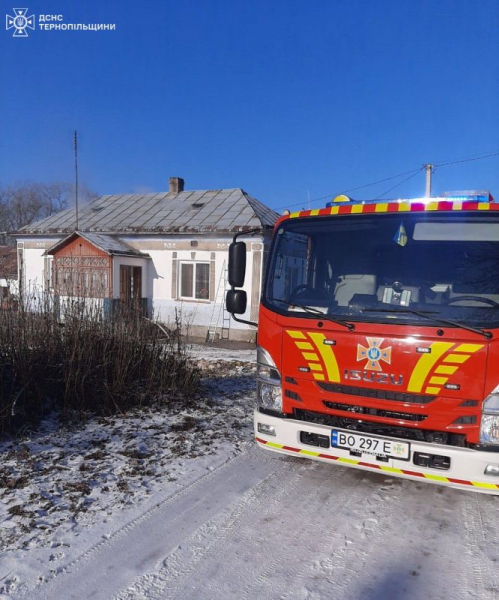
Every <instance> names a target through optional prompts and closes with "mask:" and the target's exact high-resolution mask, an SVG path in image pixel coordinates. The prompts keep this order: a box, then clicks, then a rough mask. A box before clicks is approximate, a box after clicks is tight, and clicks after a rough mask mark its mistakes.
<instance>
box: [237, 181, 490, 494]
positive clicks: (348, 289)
mask: <svg viewBox="0 0 499 600" xmlns="http://www.w3.org/2000/svg"><path fill="white" fill-rule="evenodd" d="M339 199H340V200H342V201H341V202H332V203H331V204H330V205H328V206H327V207H326V208H323V209H317V210H306V211H300V212H295V213H291V214H288V215H285V216H282V217H281V218H280V219H279V220H278V221H277V224H276V226H275V229H274V235H273V241H272V245H271V249H270V253H269V258H268V262H267V267H266V276H265V284H264V289H263V294H262V298H261V305H260V313H259V322H258V376H257V377H258V380H257V398H258V406H257V408H256V409H255V412H254V426H255V438H256V441H257V443H258V444H259V445H260V446H261V447H262V448H265V449H267V450H272V451H275V452H280V453H283V454H288V455H292V456H302V457H306V458H311V459H315V460H320V461H324V462H329V463H332V464H340V465H345V466H349V467H354V468H357V469H364V470H367V471H379V472H383V473H385V474H390V475H394V476H397V477H405V478H409V479H414V480H420V479H424V480H426V481H429V482H432V483H436V484H441V485H446V486H450V487H454V488H458V489H466V490H477V491H481V492H486V493H492V494H499V203H495V202H494V201H493V198H492V197H491V196H490V195H489V194H488V193H487V194H483V193H476V194H467V195H458V196H456V195H454V196H444V197H439V198H422V199H416V200H397V201H390V202H381V201H375V202H355V201H351V200H349V199H348V198H345V197H340V198H339ZM238 235H239V234H238ZM238 235H236V236H235V239H234V242H233V244H232V245H231V247H230V250H229V282H230V284H231V286H232V289H231V291H229V292H228V294H227V299H226V300H227V309H228V310H229V312H231V313H232V315H233V317H234V318H235V319H237V320H243V319H241V315H243V314H244V312H245V310H246V293H245V292H244V290H242V289H238V288H241V287H242V286H243V283H244V272H245V251H246V248H245V244H244V242H240V241H237V237H238ZM237 315H239V316H237ZM245 322H247V321H245Z"/></svg>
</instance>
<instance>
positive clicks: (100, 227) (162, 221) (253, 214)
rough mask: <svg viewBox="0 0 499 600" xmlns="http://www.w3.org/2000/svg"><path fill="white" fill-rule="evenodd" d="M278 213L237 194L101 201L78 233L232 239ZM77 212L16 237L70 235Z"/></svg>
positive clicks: (270, 222)
mask: <svg viewBox="0 0 499 600" xmlns="http://www.w3.org/2000/svg"><path fill="white" fill-rule="evenodd" d="M277 217H278V215H277V213H276V212H275V211H273V210H272V209H270V208H268V207H267V206H265V205H264V204H262V203H261V202H259V201H258V200H256V198H253V197H252V196H249V195H248V194H247V193H246V192H245V191H244V190H242V189H239V188H234V189H226V190H199V191H184V192H180V193H177V194H175V193H171V192H170V193H164V192H163V193H158V194H123V195H113V196H101V197H99V198H96V199H95V200H93V201H91V202H90V203H89V204H86V205H84V206H83V207H81V208H80V210H79V214H78V230H79V231H80V232H81V231H85V232H103V233H120V234H123V233H185V234H187V233H205V232H214V233H219V232H224V233H235V232H238V231H245V230H248V229H253V228H272V227H273V226H274V223H275V221H276V220H277ZM75 222H76V212H75V209H74V208H73V209H69V210H64V211H62V212H60V213H57V214H55V215H51V216H50V217H47V218H45V219H42V220H41V221H37V222H36V223H32V224H31V225H27V226H26V227H23V228H22V229H20V230H19V231H18V232H16V233H18V234H21V235H29V234H55V233H59V234H60V233H69V232H71V231H73V230H74V227H75Z"/></svg>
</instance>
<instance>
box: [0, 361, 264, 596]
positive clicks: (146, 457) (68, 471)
mask: <svg viewBox="0 0 499 600" xmlns="http://www.w3.org/2000/svg"><path fill="white" fill-rule="evenodd" d="M253 354H254V352H253ZM236 356H237V354H236ZM243 359H244V355H243ZM197 362H198V364H199V360H198V361H197ZM205 362H206V364H204V367H205V369H206V375H207V378H206V379H204V382H203V384H202V387H201V392H200V394H199V397H198V398H195V399H193V400H192V401H190V402H189V403H187V404H186V403H185V402H184V403H182V402H180V403H177V404H176V405H174V406H173V408H168V409H167V408H159V409H158V408H148V409H145V410H135V411H132V412H131V413H129V414H127V415H124V416H115V417H108V418H101V417H99V418H95V419H91V420H89V421H88V422H87V423H83V424H81V423H80V424H79V425H78V424H74V425H73V426H72V427H63V428H61V426H60V423H59V422H58V420H57V418H56V417H52V418H50V419H47V420H46V421H45V422H44V423H42V425H41V427H40V428H39V429H38V430H37V431H36V432H35V433H33V434H31V435H29V436H25V437H22V438H18V439H15V440H10V441H5V442H3V443H0V456H1V457H2V461H1V463H0V548H1V551H2V554H1V558H0V594H13V593H14V594H23V593H25V592H26V590H28V589H29V588H31V587H32V586H33V585H34V584H35V583H39V582H41V581H43V580H45V579H46V578H47V577H50V576H51V575H53V574H54V573H57V572H58V570H59V569H60V568H61V565H64V564H66V563H67V561H68V560H69V559H71V558H73V557H74V556H75V555H76V554H77V553H79V552H82V551H84V550H85V548H86V546H87V545H88V544H89V543H90V544H92V543H95V542H96V540H98V539H103V538H104V539H105V537H106V536H110V535H112V533H113V531H115V530H116V529H117V528H119V527H120V526H122V525H123V524H124V523H126V522H127V521H128V520H130V519H132V518H134V517H135V516H136V515H137V514H140V513H141V512H142V511H143V510H145V509H146V508H147V507H148V506H149V505H150V504H154V503H155V502H156V501H157V497H158V495H160V496H161V495H168V494H171V493H173V492H174V491H175V490H177V489H178V488H179V487H182V486H184V485H186V484H187V483H189V481H190V480H193V479H196V478H198V477H199V476H200V474H202V473H203V472H207V471H209V470H211V469H213V468H214V466H216V465H217V464H218V463H220V462H223V461H224V460H227V459H228V458H229V457H230V456H233V455H234V454H237V453H239V452H240V451H241V447H242V446H243V445H244V444H245V443H247V441H248V440H250V439H251V429H250V425H251V424H250V420H251V419H250V413H251V411H252V408H253V398H252V397H253V394H254V391H253V390H254V387H255V383H254V371H255V367H254V365H253V364H251V363H247V362H245V361H244V360H239V361H236V360H234V358H232V359H231V361H229V360H228V358H227V357H224V359H223V360H219V359H218V357H214V358H213V357H212V359H211V360H210V361H209V362H208V361H205ZM201 366H203V365H201ZM0 597H1V596H0Z"/></svg>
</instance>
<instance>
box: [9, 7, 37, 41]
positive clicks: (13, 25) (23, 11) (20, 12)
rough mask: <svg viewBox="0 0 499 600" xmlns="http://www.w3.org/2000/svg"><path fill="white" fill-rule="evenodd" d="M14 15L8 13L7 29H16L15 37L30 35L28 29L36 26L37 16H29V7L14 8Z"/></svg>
mask: <svg viewBox="0 0 499 600" xmlns="http://www.w3.org/2000/svg"><path fill="white" fill-rule="evenodd" d="M12 12H13V13H14V16H11V15H6V17H5V21H6V23H5V29H7V30H9V29H14V34H13V37H28V33H27V31H26V29H34V28H35V16H34V15H31V16H27V15H28V9H27V8H13V9H12Z"/></svg>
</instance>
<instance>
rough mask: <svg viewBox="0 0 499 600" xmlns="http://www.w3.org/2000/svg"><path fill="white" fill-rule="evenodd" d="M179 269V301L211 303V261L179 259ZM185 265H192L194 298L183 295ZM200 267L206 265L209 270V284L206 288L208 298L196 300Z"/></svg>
mask: <svg viewBox="0 0 499 600" xmlns="http://www.w3.org/2000/svg"><path fill="white" fill-rule="evenodd" d="M178 262H179V269H178V288H177V289H178V299H179V300H187V301H189V302H206V303H209V302H211V300H210V261H209V260H182V259H179V261H178ZM184 265H192V267H193V268H192V280H191V282H192V296H184V295H182V270H183V266H184ZM198 265H206V267H207V268H208V282H207V287H206V292H207V296H206V298H196V275H197V267H198Z"/></svg>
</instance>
